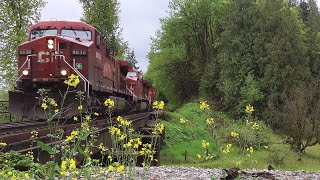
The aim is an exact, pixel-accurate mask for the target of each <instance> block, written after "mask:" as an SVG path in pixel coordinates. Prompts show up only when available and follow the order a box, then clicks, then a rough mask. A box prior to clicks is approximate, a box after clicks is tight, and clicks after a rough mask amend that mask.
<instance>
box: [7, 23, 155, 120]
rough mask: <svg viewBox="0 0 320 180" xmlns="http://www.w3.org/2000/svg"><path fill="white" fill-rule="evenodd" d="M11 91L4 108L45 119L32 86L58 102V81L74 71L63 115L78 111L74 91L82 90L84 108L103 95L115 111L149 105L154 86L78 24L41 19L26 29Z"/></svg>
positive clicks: (62, 86) (100, 103) (95, 104)
mask: <svg viewBox="0 0 320 180" xmlns="http://www.w3.org/2000/svg"><path fill="white" fill-rule="evenodd" d="M18 52H19V58H18V75H19V78H18V80H17V83H16V86H15V90H14V91H10V92H9V112H10V113H13V114H17V115H20V116H22V117H26V118H28V119H36V118H45V117H44V114H43V109H41V108H40V105H41V102H39V101H38V100H37V99H36V97H37V96H38V94H37V93H36V92H37V89H39V88H45V89H48V90H49V92H48V96H50V97H52V98H54V99H56V100H57V101H59V100H61V94H63V92H64V91H65V89H66V86H67V85H66V84H64V83H63V82H64V81H65V80H66V79H67V78H68V76H69V75H71V74H74V75H77V76H78V77H79V79H80V84H79V85H78V86H77V87H75V88H74V89H72V87H71V89H69V90H70V92H71V94H70V95H68V96H67V99H66V100H65V105H66V106H68V110H66V111H65V112H64V117H71V116H73V115H75V114H77V113H78V111H77V109H76V108H75V107H77V106H78V105H79V104H77V103H76V102H75V93H73V94H72V92H76V91H78V90H81V91H83V92H84V93H85V101H84V102H85V104H84V105H86V106H87V107H88V108H89V109H90V108H91V109H99V107H101V106H103V102H104V100H105V99H106V98H111V99H112V100H113V101H114V102H115V107H114V110H115V111H142V110H147V109H150V108H151V106H152V102H153V101H154V100H155V98H156V89H155V88H154V87H153V86H152V85H151V83H150V82H148V81H146V80H143V79H142V76H141V74H140V73H139V72H138V71H137V70H135V69H134V68H133V67H132V66H131V65H130V64H129V63H128V62H127V61H124V60H116V59H115V58H114V57H113V56H112V48H111V47H109V46H108V43H107V41H106V40H105V38H103V37H102V36H101V34H100V33H99V32H98V31H97V30H96V29H95V28H94V27H92V26H90V25H88V24H86V23H83V22H69V21H44V22H39V23H37V24H35V25H33V26H31V27H30V29H29V40H28V41H26V42H25V43H22V44H21V45H20V46H19V48H18Z"/></svg>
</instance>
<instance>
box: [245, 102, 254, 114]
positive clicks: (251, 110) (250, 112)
mask: <svg viewBox="0 0 320 180" xmlns="http://www.w3.org/2000/svg"><path fill="white" fill-rule="evenodd" d="M253 111H254V109H253V106H251V105H250V104H249V105H247V106H246V109H245V112H246V113H247V114H252V112H253Z"/></svg>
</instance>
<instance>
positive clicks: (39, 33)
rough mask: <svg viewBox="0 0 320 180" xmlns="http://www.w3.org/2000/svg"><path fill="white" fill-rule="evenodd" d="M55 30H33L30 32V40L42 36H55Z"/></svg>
mask: <svg viewBox="0 0 320 180" xmlns="http://www.w3.org/2000/svg"><path fill="white" fill-rule="evenodd" d="M57 34H58V30H57V29H34V30H31V33H30V39H36V38H39V37H42V36H48V35H57Z"/></svg>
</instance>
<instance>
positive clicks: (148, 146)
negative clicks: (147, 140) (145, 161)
mask: <svg viewBox="0 0 320 180" xmlns="http://www.w3.org/2000/svg"><path fill="white" fill-rule="evenodd" d="M142 146H143V148H141V150H140V151H139V154H140V155H141V156H142V155H144V156H147V157H149V158H151V160H153V153H152V151H151V150H152V145H151V144H143V145H142Z"/></svg>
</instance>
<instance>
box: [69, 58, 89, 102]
mask: <svg viewBox="0 0 320 180" xmlns="http://www.w3.org/2000/svg"><path fill="white" fill-rule="evenodd" d="M72 63H73V64H72V65H73V67H72V70H74V72H76V73H77V75H79V76H80V78H81V77H82V78H81V79H82V80H83V81H84V82H85V84H86V83H87V84H88V85H87V89H86V85H85V90H87V91H86V92H87V96H88V97H89V87H90V83H89V80H88V79H87V78H86V77H84V75H83V74H81V72H80V71H79V70H78V69H77V68H75V67H76V60H75V59H73V60H72Z"/></svg>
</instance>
